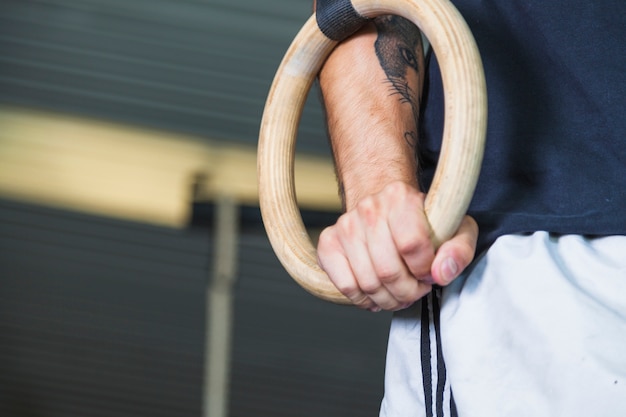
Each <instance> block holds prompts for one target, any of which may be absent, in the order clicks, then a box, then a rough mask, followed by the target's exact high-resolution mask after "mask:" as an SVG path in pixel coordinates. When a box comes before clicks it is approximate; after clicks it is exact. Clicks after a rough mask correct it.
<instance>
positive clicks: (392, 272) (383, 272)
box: [376, 267, 402, 284]
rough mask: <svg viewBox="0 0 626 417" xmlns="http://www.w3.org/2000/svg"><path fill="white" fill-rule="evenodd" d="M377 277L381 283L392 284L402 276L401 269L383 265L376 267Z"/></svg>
mask: <svg viewBox="0 0 626 417" xmlns="http://www.w3.org/2000/svg"><path fill="white" fill-rule="evenodd" d="M376 275H377V276H378V279H379V280H380V282H381V283H383V284H393V283H395V282H397V281H398V280H399V279H400V278H401V277H402V271H399V270H397V269H390V268H385V267H378V268H377V270H376Z"/></svg>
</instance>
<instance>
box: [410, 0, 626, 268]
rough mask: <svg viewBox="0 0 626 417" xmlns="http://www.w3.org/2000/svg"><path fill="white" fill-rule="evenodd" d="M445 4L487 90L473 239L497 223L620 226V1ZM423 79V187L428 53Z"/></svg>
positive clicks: (432, 111) (624, 109)
mask: <svg viewBox="0 0 626 417" xmlns="http://www.w3.org/2000/svg"><path fill="white" fill-rule="evenodd" d="M454 3H455V5H456V6H457V8H458V9H459V11H460V12H461V14H462V15H463V16H464V18H465V20H466V21H467V23H468V24H469V26H470V29H471V30H472V33H473V35H474V37H475V39H476V42H477V44H478V48H479V50H480V53H481V57H482V60H483V65H484V68H485V76H486V80H487V89H488V100H489V104H488V111H489V115H488V127H487V143H486V151H485V157H484V162H483V166H482V170H481V175H480V178H479V182H478V186H477V189H476V192H475V194H474V198H473V200H472V203H471V205H470V210H469V212H470V214H471V215H472V216H474V217H475V218H476V220H477V221H478V223H479V225H480V229H481V235H480V239H479V250H480V249H484V248H485V246H486V245H488V244H490V243H492V242H493V241H494V240H495V238H497V237H498V236H500V235H503V234H507V233H523V232H533V231H537V230H546V231H549V232H554V233H577V234H590V235H606V234H626V1H624V0H608V1H602V0H598V1H577V0H561V1H558V2H549V1H548V2H547V1H544V0H506V1H501V0H485V1H480V0H458V1H454ZM425 89H426V90H425V94H426V96H425V97H426V98H425V101H424V102H423V104H424V107H423V114H422V119H421V120H422V124H421V125H422V132H421V139H420V161H421V166H422V170H423V178H424V179H425V184H426V186H427V184H428V183H429V181H430V179H431V178H432V174H433V169H434V166H435V164H436V161H437V158H438V154H439V149H440V142H441V136H442V127H443V97H442V90H441V78H440V73H439V67H438V66H437V62H436V58H435V57H434V56H431V57H430V59H429V69H428V74H427V81H426V85H425ZM625 256H626V254H625Z"/></svg>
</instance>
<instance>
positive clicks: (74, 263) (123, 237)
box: [0, 200, 389, 417]
mask: <svg viewBox="0 0 626 417" xmlns="http://www.w3.org/2000/svg"><path fill="white" fill-rule="evenodd" d="M257 226H258V225H257ZM257 226H254V225H252V226H250V224H249V223H248V226H245V225H244V226H242V232H241V236H240V243H239V272H238V277H237V280H238V281H237V285H236V287H235V327H234V340H233V358H232V360H233V363H232V372H233V373H232V386H231V404H230V415H231V416H294V415H298V416H321V415H323V416H337V417H340V416H341V417H346V416H367V415H377V410H378V406H379V402H380V398H381V395H382V378H383V365H384V354H385V345H386V338H387V325H388V319H389V316H388V315H386V314H382V315H381V314H377V315H376V314H371V313H366V312H362V311H359V310H356V309H353V308H349V307H340V306H335V305H331V304H327V303H325V302H322V301H319V300H317V299H315V298H313V297H311V296H310V295H308V294H307V293H305V292H304V291H303V290H302V289H300V288H299V287H298V286H297V285H296V284H295V283H294V282H293V281H292V280H291V279H290V278H289V277H288V276H287V275H286V273H285V272H284V271H283V270H282V268H281V267H280V265H279V264H278V262H277V260H276V258H275V256H274V255H273V253H272V251H271V249H270V247H269V243H268V241H267V239H266V237H265V234H264V233H263V232H262V230H261V229H260V228H259V227H257ZM211 256H212V243H211V230H210V228H207V227H193V228H190V229H189V230H172V229H167V228H160V227H154V226H147V225H141V224H134V223H129V222H123V221H118V220H111V219H105V218H98V217H93V216H88V215H84V214H79V213H72V212H67V211H59V210H53V209H50V208H44V207H36V206H29V205H24V204H20V203H16V202H12V201H7V200H0V415H3V416H50V417H52V416H63V417H69V416H77V417H78V416H81V417H83V416H139V415H150V416H172V417H174V416H177V417H180V416H199V415H200V412H201V400H202V398H201V395H202V394H201V393H202V386H201V384H202V374H203V372H202V366H203V357H202V355H203V349H204V347H203V344H204V311H205V304H204V302H205V300H204V293H205V284H206V282H207V279H208V278H207V277H208V274H209V271H210V270H211V265H210V263H211V262H210V259H211Z"/></svg>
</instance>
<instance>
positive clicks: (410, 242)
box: [388, 189, 435, 279]
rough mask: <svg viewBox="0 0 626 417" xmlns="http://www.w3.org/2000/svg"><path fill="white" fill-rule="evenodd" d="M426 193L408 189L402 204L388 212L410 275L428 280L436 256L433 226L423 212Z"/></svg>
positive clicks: (398, 248)
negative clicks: (432, 239)
mask: <svg viewBox="0 0 626 417" xmlns="http://www.w3.org/2000/svg"><path fill="white" fill-rule="evenodd" d="M424 197H425V196H424V194H422V193H418V192H415V191H414V190H411V189H407V190H406V193H405V194H404V195H403V196H402V199H403V201H402V202H401V203H399V204H396V205H394V206H393V207H392V208H391V210H390V213H389V218H388V226H389V230H390V232H391V235H392V238H393V241H394V243H395V247H396V248H397V250H398V253H399V254H400V256H401V257H402V260H403V261H404V263H405V264H406V266H407V268H408V270H409V271H410V272H411V274H412V275H413V276H415V277H417V278H418V279H421V278H423V277H429V275H430V270H431V265H432V262H433V259H434V257H435V249H434V246H433V244H432V241H431V238H430V226H429V225H428V220H427V219H426V215H425V213H424Z"/></svg>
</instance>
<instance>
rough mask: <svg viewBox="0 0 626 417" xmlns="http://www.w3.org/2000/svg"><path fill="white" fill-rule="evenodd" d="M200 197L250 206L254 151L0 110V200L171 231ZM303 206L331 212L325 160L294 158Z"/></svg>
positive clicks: (332, 192)
mask: <svg viewBox="0 0 626 417" xmlns="http://www.w3.org/2000/svg"><path fill="white" fill-rule="evenodd" d="M198 175H200V176H204V177H205V178H207V179H208V180H207V181H206V183H205V184H203V186H202V189H201V190H200V194H202V195H204V196H206V198H211V197H212V196H214V195H217V194H226V195H230V196H233V197H234V198H235V199H237V200H238V201H239V202H241V203H245V204H257V202H258V198H257V179H256V148H255V147H252V146H247V147H246V146H239V145H231V144H228V143H226V142H219V141H211V142H209V141H207V140H206V139H199V138H194V137H192V136H185V135H179V134H172V133H166V132H163V131H157V130H150V129H143V128H137V127H131V126H123V125H119V124H113V123H108V122H103V121H97V120H90V119H85V118H79V117H74V116H68V115H60V114H52V113H44V112H38V111H32V110H25V109H19V108H10V107H0V195H2V196H4V197H8V198H12V199H17V200H21V201H26V202H32V203H36V204H42V205H48V206H54V207H60V208H67V209H71V210H78V211H83V212H88V213H93V214H98V215H104V216H111V217H117V218H123V219H129V220H134V221H139V222H147V223H156V224H161V225H167V226H172V227H181V226H183V225H185V224H186V222H187V219H188V216H189V209H190V201H191V199H192V192H191V187H192V183H193V180H194V178H195V177H196V176H198ZM296 189H297V194H298V202H299V204H300V206H301V207H303V208H310V209H320V210H338V208H339V201H338V198H337V191H336V189H337V186H336V182H335V177H334V171H333V166H332V161H330V160H329V159H328V158H320V157H310V156H300V155H299V156H297V157H296Z"/></svg>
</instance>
